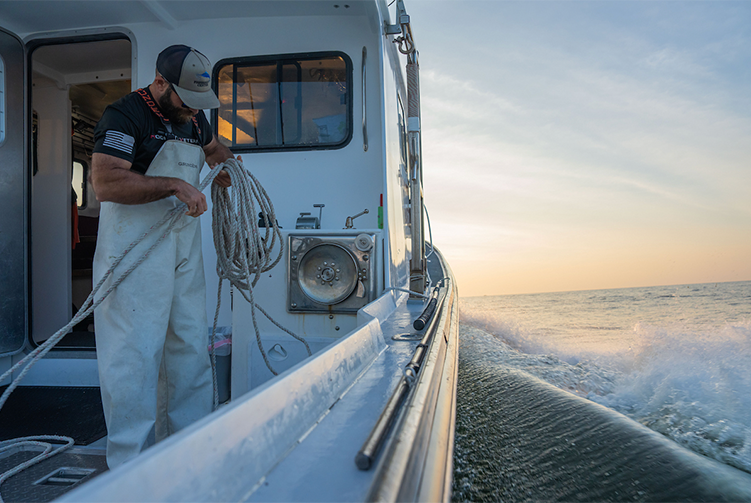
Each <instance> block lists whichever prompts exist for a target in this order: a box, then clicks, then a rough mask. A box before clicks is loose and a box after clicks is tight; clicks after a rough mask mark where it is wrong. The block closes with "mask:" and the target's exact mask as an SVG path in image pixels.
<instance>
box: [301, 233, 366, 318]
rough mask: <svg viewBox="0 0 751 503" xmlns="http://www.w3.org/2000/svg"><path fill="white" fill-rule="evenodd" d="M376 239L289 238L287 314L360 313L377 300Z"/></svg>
mask: <svg viewBox="0 0 751 503" xmlns="http://www.w3.org/2000/svg"><path fill="white" fill-rule="evenodd" d="M375 252H376V236H375V235H374V234H368V233H360V234H349V235H331V234H328V235H323V234H318V235H299V234H298V235H293V234H291V235H290V236H289V257H288V262H287V278H288V284H287V311H289V312H291V313H294V312H308V313H311V312H312V313H316V312H318V313H356V312H357V310H358V309H360V308H361V307H363V306H364V305H366V304H367V303H368V302H371V301H372V300H374V299H375V293H376V292H375V285H376V278H375V264H376V260H375V256H374V255H375Z"/></svg>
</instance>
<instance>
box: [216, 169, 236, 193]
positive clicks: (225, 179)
mask: <svg viewBox="0 0 751 503" xmlns="http://www.w3.org/2000/svg"><path fill="white" fill-rule="evenodd" d="M214 183H215V184H217V185H219V186H220V187H224V188H225V189H226V188H227V187H229V186H231V185H232V179H231V178H230V177H229V173H227V172H226V171H225V170H221V171H220V172H219V174H218V175H216V178H214Z"/></svg>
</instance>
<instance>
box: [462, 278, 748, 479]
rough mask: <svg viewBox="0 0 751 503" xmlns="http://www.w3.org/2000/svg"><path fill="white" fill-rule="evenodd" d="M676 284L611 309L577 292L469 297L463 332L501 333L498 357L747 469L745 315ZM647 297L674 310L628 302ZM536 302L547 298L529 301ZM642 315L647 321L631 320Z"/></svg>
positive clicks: (503, 362) (618, 297)
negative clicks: (650, 309) (647, 309)
mask: <svg viewBox="0 0 751 503" xmlns="http://www.w3.org/2000/svg"><path fill="white" fill-rule="evenodd" d="M746 285H749V284H746ZM749 286H751V285H749ZM750 289H751V288H748V287H747V288H746V290H750ZM652 290H654V291H652ZM746 290H744V291H746ZM613 292H621V293H620V294H619V295H611V296H610V297H608V299H607V300H608V301H613V300H614V299H615V300H616V301H617V300H625V299H626V298H627V296H625V295H624V294H623V293H622V292H630V293H633V292H631V291H628V290H621V291H613ZM679 294H680V295H683V298H682V299H680V298H679V299H678V300H676V294H675V293H671V292H670V291H668V292H665V289H662V290H659V289H651V290H650V289H641V291H640V293H639V295H635V296H634V298H630V297H629V298H628V302H623V304H622V306H621V307H620V308H615V309H614V311H615V312H613V309H611V310H610V311H609V314H607V317H605V315H603V314H602V313H603V312H604V311H605V309H604V307H603V306H604V303H603V299H602V298H599V297H598V298H595V297H597V296H594V295H589V296H587V295H584V294H581V293H571V294H548V295H546V296H538V297H533V296H527V297H526V298H524V299H521V300H520V297H521V296H510V297H494V298H485V299H478V300H475V299H467V300H462V310H461V319H462V323H463V324H464V328H463V335H464V334H465V333H466V334H467V335H471V332H472V330H473V329H481V330H483V331H485V332H488V333H490V334H493V335H494V336H495V337H496V338H497V339H498V340H499V342H500V343H501V344H499V351H498V352H497V354H495V358H496V359H497V361H498V363H499V365H509V366H512V367H514V368H519V369H522V370H525V371H527V372H529V373H530V374H533V375H535V376H537V377H540V378H542V379H544V380H546V381H547V382H549V383H551V384H553V385H555V386H558V387H559V388H561V389H564V390H567V391H570V392H572V393H576V394H578V395H580V396H585V397H587V398H588V399H590V400H592V401H595V402H597V403H600V404H602V405H605V406H607V407H610V408H612V409H614V410H617V411H618V412H621V413H623V414H625V415H627V416H629V417H631V418H632V419H634V420H636V421H639V422H641V423H642V424H644V425H646V426H648V427H649V428H652V429H653V430H655V431H658V432H660V433H662V434H664V435H666V436H668V437H669V438H671V439H673V440H674V441H676V442H678V443H679V444H681V445H683V446H685V447H687V448H689V449H691V450H693V451H695V452H698V453H701V454H704V455H706V456H709V457H712V458H714V459H716V460H718V461H721V462H723V463H726V464H729V465H731V466H734V467H736V468H740V469H742V470H745V471H747V472H749V473H751V322H750V321H748V318H745V315H742V316H733V315H731V314H728V312H720V313H719V314H717V313H715V311H717V309H716V306H715V304H713V303H711V302H710V303H708V302H707V301H706V299H699V300H697V297H698V296H700V295H702V294H703V290H700V289H696V288H694V289H691V290H689V291H688V292H684V291H680V292H679ZM692 294H693V295H694V297H692V296H691V295H692ZM598 295H600V294H598ZM745 295H746V297H743V296H741V299H746V298H748V296H747V293H746V294H745ZM515 297H516V298H515ZM737 297H738V294H734V296H731V298H732V299H737ZM644 298H647V300H649V299H654V302H665V301H666V300H668V301H670V302H671V303H672V304H670V306H671V309H672V311H671V313H670V314H663V315H661V316H657V315H655V314H654V313H647V314H643V315H640V313H639V312H638V309H635V308H634V307H633V305H634V304H639V302H640V301H642V300H643V299H644ZM572 299H573V300H572ZM593 302H597V306H595V308H593V307H592V303H593ZM509 303H511V304H513V306H512V307H509V305H510V304H509ZM535 303H541V304H543V305H544V308H541V309H533V308H532V307H533V305H534V304H535ZM585 304H589V305H588V307H587V306H586V305H585ZM616 304H617V302H616ZM561 305H566V306H567V307H566V309H564V310H562V309H561V308H560V306H561ZM726 305H728V306H732V305H734V303H732V302H727V303H726ZM598 308H599V309H598ZM619 309H620V311H619ZM729 309H731V308H729ZM743 309H746V310H748V309H749V307H748V304H744V305H743ZM710 312H712V313H713V319H711V320H709V318H712V317H711V316H709V314H708V313H710ZM689 315H690V316H689ZM593 318H596V319H594V320H593V321H592V322H588V320H592V319H593ZM744 318H745V319H744ZM640 319H641V320H648V321H634V320H640ZM718 319H725V320H727V319H730V320H731V321H730V322H727V321H722V322H720V321H717V320H718ZM654 320H657V321H656V322H655V321H654ZM697 320H699V321H697ZM473 327H474V328H473Z"/></svg>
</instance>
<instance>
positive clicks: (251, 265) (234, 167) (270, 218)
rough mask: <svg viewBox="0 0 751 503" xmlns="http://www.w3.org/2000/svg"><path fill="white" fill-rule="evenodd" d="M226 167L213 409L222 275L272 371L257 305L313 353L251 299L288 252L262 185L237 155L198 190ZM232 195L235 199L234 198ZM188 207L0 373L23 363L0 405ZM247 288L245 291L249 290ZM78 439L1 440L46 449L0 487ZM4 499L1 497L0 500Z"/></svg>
mask: <svg viewBox="0 0 751 503" xmlns="http://www.w3.org/2000/svg"><path fill="white" fill-rule="evenodd" d="M222 169H226V170H227V172H228V173H229V175H230V177H231V179H232V187H233V191H229V190H228V189H225V188H223V187H219V186H218V185H216V184H214V185H213V186H212V191H211V197H212V201H213V206H214V210H213V217H214V225H213V230H214V245H215V247H216V249H217V273H218V274H219V278H220V280H219V289H218V293H217V295H218V300H217V308H216V313H215V316H214V327H213V330H212V340H211V366H212V375H213V380H214V408H216V406H217V405H218V390H217V382H216V356H215V354H214V338H215V336H216V324H217V319H218V315H219V307H220V304H221V288H222V282H223V280H224V279H228V280H229V281H230V282H231V283H232V284H233V285H235V286H237V287H238V289H240V292H241V293H242V294H243V296H244V297H245V298H246V299H247V300H248V302H250V305H251V311H252V313H253V326H254V328H255V331H256V340H257V341H258V347H259V348H260V350H261V354H262V355H263V358H264V361H266V365H267V366H268V367H269V370H271V372H272V373H273V374H274V375H277V373H276V372H275V371H274V369H273V368H271V365H270V363H269V361H268V358H267V356H266V353H265V351H264V350H263V346H262V345H261V337H260V332H259V330H258V325H257V322H256V316H255V308H258V309H259V310H260V311H261V313H263V314H264V315H265V316H266V317H268V318H269V320H271V321H272V322H273V323H274V324H275V325H276V326H277V327H279V328H281V329H282V330H284V331H285V332H287V333H288V334H290V335H292V336H293V337H294V338H296V339H297V340H299V341H301V342H302V343H303V344H305V348H306V349H307V350H308V354H309V355H310V354H311V351H310V347H309V346H308V344H307V342H306V341H305V340H304V339H303V338H302V337H299V336H297V335H295V334H293V333H292V332H290V331H289V330H287V329H285V328H284V327H282V326H281V325H279V323H277V322H276V321H274V320H273V319H271V317H270V316H269V315H268V314H267V313H266V312H265V311H264V310H263V309H261V308H260V307H259V306H257V305H256V304H255V302H254V301H253V291H252V288H253V287H254V286H255V284H256V283H257V282H258V279H259V278H260V275H261V273H263V272H265V271H268V270H270V269H271V268H273V267H274V266H275V265H276V264H278V263H279V261H280V260H281V258H282V253H283V250H284V244H283V242H282V238H281V232H280V231H279V227H278V225H277V224H276V216H275V214H274V207H273V205H272V204H271V199H270V198H269V197H268V194H266V191H265V190H264V189H263V187H262V186H261V184H260V183H259V182H258V180H256V178H255V177H254V176H253V175H252V174H251V173H250V172H249V171H247V170H246V169H245V167H244V166H243V165H242V163H241V162H239V161H237V160H235V159H228V160H227V161H225V162H224V163H223V164H218V165H217V166H215V167H214V168H213V169H212V170H211V171H210V172H209V174H208V175H206V177H205V178H204V179H203V180H202V181H201V184H200V185H199V187H198V190H200V191H201V192H203V190H204V189H205V188H206V187H207V186H208V185H209V184H210V183H211V182H213V181H214V178H216V176H217V174H219V172H220V171H221V170H222ZM233 194H234V197H233ZM254 200H255V201H258V203H259V206H260V210H261V213H262V215H263V218H264V222H265V224H266V232H265V235H264V237H263V238H261V237H260V231H259V228H258V222H257V221H256V218H255V215H256V213H255V203H254V202H253V201H254ZM186 209H187V205H186V204H185V203H181V204H179V205H178V206H176V207H175V208H173V209H172V210H170V211H169V212H167V214H165V215H164V217H162V219H161V220H159V221H158V222H157V223H155V224H154V225H152V226H151V227H150V228H149V229H148V230H147V231H146V232H144V233H143V234H142V235H141V236H140V237H139V238H138V239H136V240H135V241H133V242H132V243H131V244H130V245H129V246H128V247H127V248H126V249H125V250H124V251H123V252H122V253H121V254H120V256H118V257H117V258H116V259H115V261H114V262H113V264H112V265H111V266H110V268H109V269H108V270H107V272H106V273H105V274H104V276H103V277H102V279H101V280H99V283H97V285H96V286H95V287H94V289H93V290H92V291H91V294H90V295H89V296H88V298H87V299H86V300H85V301H84V302H83V304H82V306H81V308H80V309H79V311H78V312H77V313H76V315H75V316H74V317H73V319H72V320H70V322H69V323H68V324H67V325H65V326H64V327H62V328H61V329H60V330H58V331H57V332H55V333H54V334H53V335H52V337H50V338H49V339H47V341H45V342H44V343H43V344H41V345H39V346H37V348H36V349H34V350H33V351H32V352H30V353H29V354H28V355H26V356H25V357H24V358H23V359H21V360H20V361H18V362H17V363H16V364H15V365H13V366H12V367H11V368H10V369H8V370H7V371H6V372H5V373H3V375H2V376H0V382H4V381H5V380H6V379H8V378H10V377H11V376H12V375H13V374H14V373H15V372H17V371H18V370H19V369H21V368H22V367H23V370H21V372H20V374H18V376H17V377H16V378H15V379H13V381H12V382H11V384H10V385H9V386H8V387H7V388H6V390H5V392H4V393H3V394H2V396H0V409H2V408H3V406H4V405H5V402H6V401H7V400H8V397H9V396H10V394H11V393H13V391H14V390H15V389H16V388H17V387H18V385H19V384H20V383H21V381H22V380H23V378H24V377H25V376H26V374H28V372H29V371H30V370H31V368H32V367H33V366H34V365H35V364H36V363H37V362H38V361H39V360H40V359H41V358H43V357H44V356H45V355H46V354H47V353H48V352H49V351H50V350H51V349H52V348H53V347H54V346H55V345H56V344H57V343H58V342H60V340H61V339H62V338H63V337H65V335H66V334H67V333H68V332H69V331H70V330H71V328H73V327H74V326H76V325H78V324H79V323H80V322H81V321H83V320H84V319H85V318H86V317H87V316H89V315H90V314H91V313H92V312H94V309H95V308H97V307H98V306H99V305H100V304H101V303H102V302H103V301H104V300H105V299H106V298H107V296H109V294H110V293H112V291H113V290H114V289H115V288H117V286H118V285H119V284H120V283H122V281H123V280H124V279H125V278H126V277H127V276H128V275H129V274H130V273H131V272H132V271H133V270H135V269H136V268H137V267H138V266H139V265H141V264H142V263H143V262H144V261H145V260H146V258H148V256H149V255H150V254H151V252H152V251H153V250H154V249H155V248H156V247H157V246H159V244H161V242H162V241H163V240H164V239H165V238H166V237H167V236H168V235H169V233H170V231H171V230H172V228H173V227H174V226H175V225H176V224H177V223H178V222H179V221H180V219H181V218H182V217H183V216H184V215H185V212H186ZM165 224H166V225H167V226H166V228H165V229H164V231H163V232H162V234H161V235H160V236H159V238H158V239H157V240H156V241H155V242H154V243H153V244H152V245H151V247H150V248H149V249H148V250H146V252H145V253H144V254H143V255H142V256H141V257H140V258H138V260H136V261H135V262H134V263H133V264H132V265H131V266H130V267H129V268H128V269H127V270H125V271H124V272H122V273H121V274H120V275H119V276H117V277H116V278H115V279H114V280H113V281H112V283H111V285H110V286H109V287H108V288H107V290H105V291H104V293H103V294H102V295H101V296H100V297H97V295H98V294H99V290H100V289H101V288H102V285H104V283H105V281H107V280H108V279H109V278H110V277H111V276H113V275H114V274H115V269H116V268H117V266H118V265H120V263H121V262H122V261H123V259H125V257H126V256H127V255H128V253H130V251H131V250H133V248H135V247H136V246H137V245H138V244H139V243H141V242H142V241H143V240H144V239H146V238H147V237H148V236H150V235H151V234H153V233H154V232H156V231H157V230H158V229H160V228H161V227H162V226H164V225H165ZM277 241H278V242H279V253H278V255H277V256H276V258H275V259H273V260H272V257H273V256H272V250H273V248H274V246H275V245H276V242H277ZM251 274H253V275H254V277H253V279H252V281H251V280H250V277H251ZM246 291H247V292H248V293H247V294H246V293H245V292H246ZM42 440H58V441H61V442H65V445H62V446H60V447H58V448H57V449H55V450H54V451H53V450H52V446H51V445H50V444H49V443H44V442H41V441H42ZM74 443H75V441H74V440H73V439H72V438H70V437H56V436H49V435H44V436H38V437H24V438H18V439H12V440H6V441H4V442H0V453H2V452H4V451H5V450H8V449H11V448H16V447H18V446H21V445H36V446H40V447H44V449H45V450H44V452H43V453H42V454H40V455H38V456H36V457H34V458H32V459H30V460H28V461H26V462H24V463H23V464H21V465H19V466H17V467H15V468H12V469H11V470H8V471H6V472H4V473H3V474H1V475H0V485H1V484H2V483H3V482H4V481H5V480H7V479H8V478H9V477H11V476H13V475H14V474H16V473H18V472H20V471H22V470H24V469H25V468H27V467H29V466H31V465H33V464H35V463H38V462H39V461H42V460H43V459H47V458H49V457H51V456H53V455H55V454H58V453H60V452H62V451H63V450H65V449H68V448H70V447H71V446H72V445H73V444H74ZM1 502H2V497H0V503H1Z"/></svg>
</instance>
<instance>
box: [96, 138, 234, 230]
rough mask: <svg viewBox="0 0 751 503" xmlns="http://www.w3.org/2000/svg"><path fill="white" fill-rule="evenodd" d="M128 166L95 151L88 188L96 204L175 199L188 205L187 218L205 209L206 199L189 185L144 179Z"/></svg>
mask: <svg viewBox="0 0 751 503" xmlns="http://www.w3.org/2000/svg"><path fill="white" fill-rule="evenodd" d="M225 148H226V147H225ZM227 150H229V149H227ZM130 167H131V163H130V162H128V161H126V160H124V159H120V158H119V157H115V156H111V155H108V154H102V153H101V152H94V154H93V156H92V158H91V185H92V186H93V187H94V192H95V193H96V198H97V201H111V202H113V203H120V204H144V203H150V202H152V201H158V200H159V199H164V198H166V197H169V196H176V197H177V198H178V199H179V200H180V201H182V202H184V203H186V204H187V205H188V211H187V212H186V215H189V216H191V217H197V216H199V215H200V214H202V213H203V212H205V211H206V210H207V209H208V206H207V205H206V196H204V195H203V193H201V192H199V191H198V189H196V188H195V187H193V186H192V185H191V184H189V183H188V182H185V181H183V180H180V179H179V178H170V177H163V176H143V175H141V174H139V173H135V172H133V171H131V170H130ZM225 174H226V173H225ZM227 178H229V175H227Z"/></svg>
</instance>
